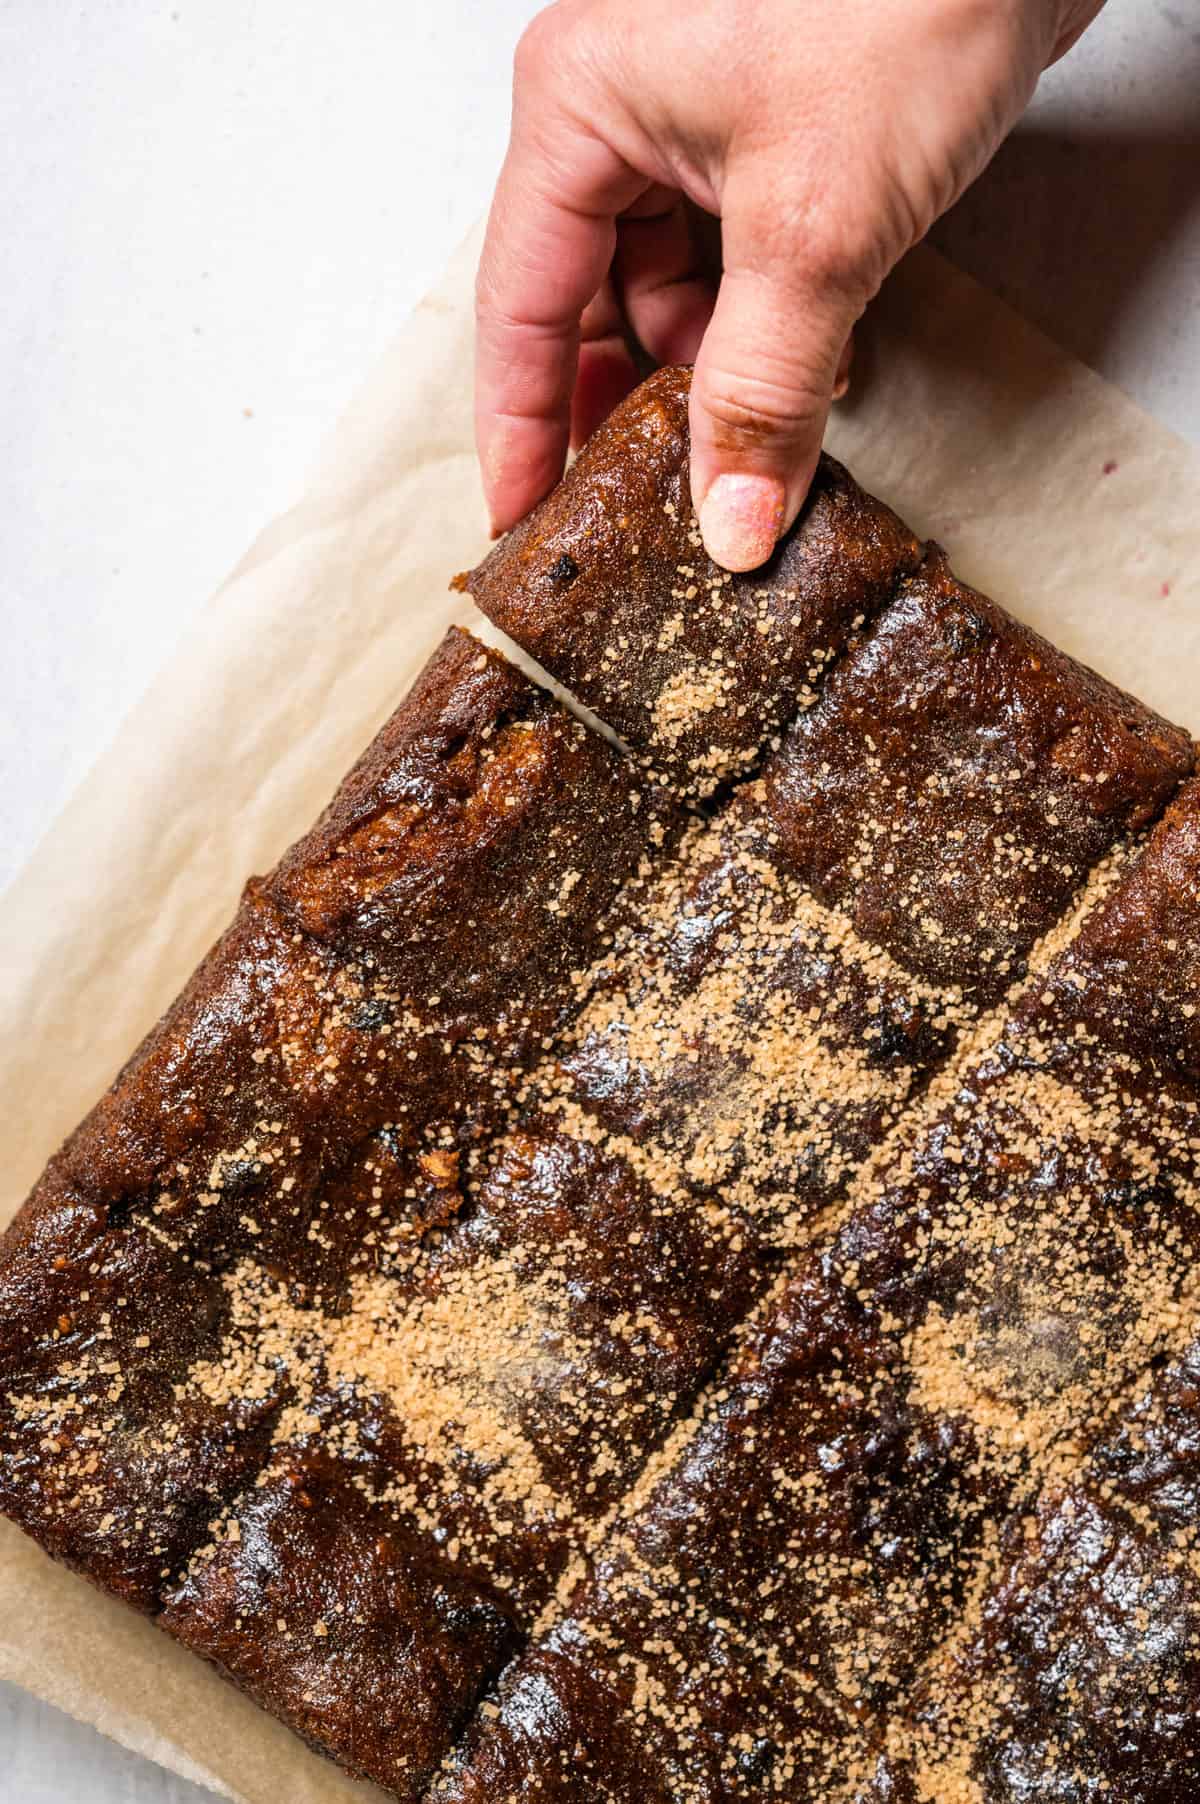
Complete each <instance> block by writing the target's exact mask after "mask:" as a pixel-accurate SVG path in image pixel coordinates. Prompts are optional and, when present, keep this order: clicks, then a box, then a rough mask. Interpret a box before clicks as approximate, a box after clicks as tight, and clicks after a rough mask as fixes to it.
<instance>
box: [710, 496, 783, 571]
mask: <svg viewBox="0 0 1200 1804" xmlns="http://www.w3.org/2000/svg"><path fill="white" fill-rule="evenodd" d="M784 499H785V498H784V490H783V484H782V483H781V482H779V481H777V480H776V479H775V477H773V476H735V475H732V474H730V475H725V476H718V477H717V478H716V479H715V481H713V482H712V483H711V484H710V485H709V489H708V493H707V494H706V495H705V497H704V500H703V501H702V502H701V503H700V515H699V518H700V536H701V538H702V539H703V540H704V548H705V550H706V551H707V552H708V555H709V557H710V558H712V560H713V562H714V563H715V564H720V565H721V567H722V569H724V570H757V568H758V566H759V565H760V564H763V563H765V562H766V560H767V559H768V558H769V557H770V555H771V553H772V551H773V550H774V549H775V541H776V540H777V539H778V537H779V533H780V529H781V528H782V526H783V509H784Z"/></svg>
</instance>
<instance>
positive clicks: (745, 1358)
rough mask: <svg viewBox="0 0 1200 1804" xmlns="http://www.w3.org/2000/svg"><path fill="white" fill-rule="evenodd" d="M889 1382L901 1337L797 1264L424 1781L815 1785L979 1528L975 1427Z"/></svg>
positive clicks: (487, 1791) (909, 1665) (696, 1797)
mask: <svg viewBox="0 0 1200 1804" xmlns="http://www.w3.org/2000/svg"><path fill="white" fill-rule="evenodd" d="M906 1390H907V1386H906V1383H905V1380H904V1376H903V1364H902V1360H901V1357H900V1350H899V1347H898V1344H897V1343H896V1342H895V1341H894V1340H889V1339H887V1338H886V1337H883V1338H881V1337H879V1336H878V1334H877V1333H876V1332H875V1331H874V1330H873V1329H872V1328H871V1327H870V1326H869V1325H867V1324H865V1323H864V1321H863V1320H862V1318H861V1316H860V1314H859V1312H858V1311H857V1310H856V1309H855V1307H854V1304H853V1302H852V1300H851V1299H849V1298H847V1297H846V1295H845V1293H840V1294H839V1293H838V1292H837V1291H835V1290H831V1289H830V1288H829V1287H828V1286H827V1284H825V1282H824V1281H823V1280H822V1278H821V1276H820V1274H819V1271H815V1270H809V1271H808V1272H807V1273H806V1275H805V1276H804V1277H802V1278H799V1279H797V1280H796V1281H795V1282H794V1283H793V1285H792V1286H791V1287H790V1289H789V1291H788V1292H787V1294H786V1295H785V1296H784V1298H783V1299H782V1301H781V1302H780V1303H779V1304H778V1305H777V1306H775V1307H774V1308H773V1309H772V1310H771V1312H770V1314H769V1317H768V1319H767V1321H766V1322H765V1324H764V1325H763V1326H762V1327H761V1328H760V1329H759V1330H758V1331H757V1332H756V1333H755V1334H754V1335H753V1337H752V1338H751V1340H750V1342H749V1344H748V1346H747V1347H746V1348H745V1349H744V1351H743V1352H742V1353H741V1355H740V1356H739V1357H738V1359H737V1361H736V1362H735V1364H734V1367H733V1369H732V1371H731V1372H730V1373H729V1375H728V1377H727V1378H726V1380H725V1381H724V1382H723V1383H722V1385H721V1386H720V1388H719V1389H718V1390H717V1392H716V1393H715V1394H714V1396H713V1397H712V1399H711V1401H710V1403H709V1404H708V1406H707V1407H706V1409H705V1410H704V1411H703V1412H702V1414H701V1416H700V1418H699V1419H698V1421H697V1423H696V1425H695V1427H694V1428H693V1430H692V1431H691V1432H690V1433H689V1434H688V1435H687V1437H686V1438H685V1440H684V1444H683V1446H682V1448H681V1451H680V1453H679V1455H678V1457H677V1459H676V1460H675V1461H674V1463H673V1464H672V1466H671V1468H670V1469H669V1470H668V1471H667V1473H666V1474H665V1475H664V1477H663V1478H662V1479H661V1480H660V1481H659V1483H658V1484H657V1485H655V1486H654V1487H653V1488H652V1489H651V1490H650V1492H649V1494H648V1495H647V1496H646V1497H645V1499H644V1500H642V1501H641V1502H640V1504H639V1506H638V1508H637V1510H636V1512H635V1513H634V1515H633V1517H632V1519H631V1520H630V1521H629V1522H628V1523H627V1524H621V1523H618V1525H617V1528H616V1531H615V1532H614V1536H613V1537H612V1539H611V1540H610V1542H609V1544H608V1546H607V1547H606V1548H605V1549H603V1550H602V1551H601V1552H600V1553H599V1554H598V1556H597V1559H596V1562H595V1569H594V1573H593V1576H592V1578H591V1580H590V1582H589V1583H588V1584H587V1586H586V1587H584V1588H583V1589H582V1590H581V1591H580V1592H579V1593H578V1594H577V1595H576V1597H575V1598H574V1599H573V1600H572V1603H571V1607H570V1609H569V1611H568V1612H567V1614H566V1616H565V1618H564V1620H563V1621H562V1622H560V1623H559V1624H558V1625H556V1627H555V1628H554V1630H553V1631H552V1632H551V1633H550V1634H549V1635H548V1636H547V1637H546V1639H545V1641H544V1642H539V1643H536V1644H535V1645H534V1647H533V1648H532V1649H531V1651H530V1652H529V1654H527V1655H526V1656H525V1657H524V1658H523V1659H522V1661H521V1662H520V1663H519V1664H518V1665H517V1666H516V1667H515V1668H513V1669H512V1671H511V1672H510V1673H509V1674H508V1675H507V1676H506V1678H505V1681H504V1683H503V1684H502V1685H501V1687H500V1690H499V1693H498V1696H497V1713H496V1715H495V1716H493V1717H492V1719H491V1720H490V1721H483V1722H481V1723H480V1724H478V1725H477V1726H476V1727H475V1728H474V1729H473V1730H472V1732H471V1734H470V1735H469V1736H468V1737H467V1738H466V1741H465V1743H464V1747H463V1749H462V1751H461V1753H460V1754H459V1756H458V1757H457V1760H456V1767H457V1769H458V1770H455V1771H451V1772H448V1773H447V1774H445V1775H444V1776H443V1779H442V1781H441V1788H440V1789H437V1790H435V1794H434V1795H435V1797H437V1798H439V1799H441V1798H452V1799H454V1800H456V1801H458V1800H461V1801H462V1804H466V1801H468V1800H469V1801H470V1804H476V1801H482V1800H483V1799H487V1800H489V1804H516V1801H517V1800H520V1801H521V1804H527V1801H528V1804H533V1801H534V1800H537V1801H538V1804H542V1801H543V1800H546V1801H549V1800H553V1801H554V1804H567V1801H568V1800H572V1801H573V1800H575V1799H576V1798H587V1799H589V1800H590V1799H591V1798H593V1797H595V1798H597V1799H601V1798H603V1799H617V1798H625V1797H634V1796H636V1797H638V1798H642V1797H645V1798H648V1799H654V1800H657V1799H663V1800H671V1804H699V1801H700V1800H703V1801H704V1804H733V1800H735V1799H742V1798H746V1797H748V1796H752V1797H755V1798H762V1799H768V1798H787V1799H794V1800H800V1799H803V1800H807V1801H811V1804H819V1801H823V1800H825V1799H826V1798H827V1797H829V1796H830V1795H832V1792H833V1790H834V1789H835V1788H837V1787H838V1786H839V1785H840V1783H841V1781H842V1779H843V1777H844V1775H845V1773H846V1772H847V1770H849V1768H850V1767H851V1765H852V1764H853V1763H854V1762H855V1761H856V1759H858V1758H859V1757H860V1754H861V1751H862V1748H863V1747H864V1746H865V1745H866V1739H867V1734H868V1733H869V1725H870V1724H871V1723H872V1722H873V1721H874V1720H876V1719H877V1717H878V1716H879V1715H880V1713H882V1712H884V1711H885V1710H886V1709H887V1707H888V1705H889V1704H890V1703H891V1701H892V1700H894V1699H895V1698H896V1697H897V1695H898V1694H899V1693H900V1691H901V1688H902V1687H903V1685H904V1683H905V1681H906V1680H908V1679H909V1678H911V1676H912V1674H913V1672H914V1671H915V1670H916V1669H917V1666H918V1663H919V1661H920V1659H921V1657H922V1655H923V1653H925V1652H927V1651H928V1650H929V1649H930V1647H931V1646H933V1645H935V1644H936V1641H937V1638H938V1634H939V1632H940V1631H941V1630H943V1629H944V1627H945V1625H946V1624H947V1622H948V1621H950V1620H952V1619H953V1615H954V1612H955V1611H956V1609H957V1608H958V1607H959V1606H960V1604H961V1600H962V1595H963V1590H964V1586H965V1584H966V1581H967V1579H968V1577H969V1575H970V1572H971V1569H972V1565H973V1555H974V1554H975V1553H976V1552H977V1545H976V1544H977V1541H978V1539H979V1535H980V1533H981V1531H982V1530H983V1529H984V1527H985V1526H986V1520H987V1516H986V1509H985V1507H984V1503H983V1499H982V1498H981V1495H980V1487H979V1485H978V1482H977V1451H978V1450H977V1446H976V1443H975V1438H974V1436H973V1434H972V1432H971V1430H970V1428H969V1427H968V1426H966V1425H951V1424H943V1423H938V1422H937V1421H935V1420H934V1419H933V1418H932V1417H930V1416H929V1415H928V1414H927V1413H926V1412H924V1411H922V1410H921V1409H920V1408H919V1407H917V1406H915V1405H914V1404H913V1403H912V1402H911V1400H909V1398H908V1397H907V1395H906ZM568 1747H569V1748H571V1750H572V1753H571V1758H570V1759H569V1760H566V1759H564V1750H565V1749H566V1748H568Z"/></svg>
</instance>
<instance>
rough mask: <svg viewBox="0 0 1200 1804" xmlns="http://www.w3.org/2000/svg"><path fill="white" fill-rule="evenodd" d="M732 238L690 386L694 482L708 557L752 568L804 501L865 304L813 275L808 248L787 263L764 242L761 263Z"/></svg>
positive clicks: (853, 289) (838, 284) (852, 291)
mask: <svg viewBox="0 0 1200 1804" xmlns="http://www.w3.org/2000/svg"><path fill="white" fill-rule="evenodd" d="M737 238H738V233H737V229H736V226H735V225H734V226H727V227H726V247H727V261H726V267H725V273H724V275H723V277H722V279H721V288H720V292H719V294H718V297H717V304H716V308H715V310H714V312H713V317H712V320H711V321H710V323H709V327H708V330H707V332H706V333H705V335H704V341H703V343H702V345H701V347H700V352H699V355H698V356H697V358H696V370H695V374H694V376H693V378H692V394H691V405H690V418H691V440H692V453H691V480H692V497H693V500H694V502H695V505H696V511H697V514H698V517H699V522H700V533H701V537H702V538H703V540H704V546H705V549H706V551H707V552H708V554H709V556H710V557H711V558H712V559H713V561H714V562H715V563H718V564H720V565H722V566H723V567H724V568H725V569H726V570H754V569H757V567H758V565H759V564H762V563H764V562H765V561H766V559H767V558H768V557H769V556H770V555H771V552H772V551H773V550H774V547H775V543H776V540H777V539H778V538H779V536H780V534H781V533H783V532H785V531H786V529H787V528H788V527H789V526H790V525H791V523H792V521H793V520H794V519H795V517H796V515H797V513H798V512H799V510H800V507H801V504H802V502H803V500H804V497H805V495H806V494H807V493H808V485H809V483H810V482H811V481H812V476H813V471H814V470H815V469H816V465H817V457H818V455H819V453H820V450H821V440H822V438H823V436H824V432H825V422H826V419H827V417H828V414H829V407H830V403H831V401H832V399H833V395H834V391H835V388H836V386H837V385H838V381H839V376H840V374H841V370H840V366H841V363H842V358H843V352H844V349H845V345H846V340H847V338H848V337H849V335H850V333H851V331H852V330H853V328H854V323H855V321H856V319H857V318H858V315H859V313H860V312H861V310H862V305H863V302H864V301H865V299H866V295H865V293H863V292H862V291H861V290H860V289H859V288H858V286H857V284H855V283H854V282H852V281H849V280H845V279H843V278H842V277H841V276H840V275H837V274H835V275H825V276H821V275H818V274H817V273H816V272H814V270H813V269H812V267H811V265H810V264H809V263H808V261H807V260H806V258H805V255H804V252H803V250H801V251H799V252H797V254H796V255H795V256H794V257H789V256H787V254H786V253H785V252H782V250H781V248H780V247H779V246H778V243H777V242H776V244H775V245H770V244H769V242H768V244H767V253H766V256H765V257H763V256H762V255H761V254H760V253H759V250H758V247H756V246H754V245H753V244H751V245H748V246H745V247H742V246H739V244H738V242H737ZM739 251H742V253H743V254H742V255H741V256H739V254H738V253H739Z"/></svg>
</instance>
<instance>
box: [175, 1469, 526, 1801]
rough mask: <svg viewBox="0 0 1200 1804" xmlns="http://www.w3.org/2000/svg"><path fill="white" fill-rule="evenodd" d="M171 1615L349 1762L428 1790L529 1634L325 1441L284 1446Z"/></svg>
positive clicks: (322, 1746) (192, 1641) (401, 1787)
mask: <svg viewBox="0 0 1200 1804" xmlns="http://www.w3.org/2000/svg"><path fill="white" fill-rule="evenodd" d="M161 1621H162V1626H163V1627H164V1628H165V1629H166V1630H167V1631H168V1633H170V1634H172V1635H174V1636H175V1637H176V1638H177V1639H178V1640H180V1641H182V1642H183V1643H184V1644H185V1645H186V1646H187V1647H190V1648H191V1649H193V1651H194V1652H196V1653H199V1654H202V1655H203V1656H204V1658H205V1659H207V1660H211V1661H212V1662H213V1663H214V1664H215V1665H216V1666H218V1667H220V1668H221V1670H222V1671H223V1672H224V1673H225V1674H226V1675H227V1676H228V1677H230V1678H232V1679H233V1680H235V1681H236V1683H237V1684H238V1685H240V1686H241V1688H242V1689H243V1690H244V1691H247V1692H249V1694H250V1696H251V1697H253V1698H255V1699H257V1701H258V1702H259V1703H261V1704H263V1705H265V1707H266V1708H267V1709H268V1710H271V1711H273V1712H274V1713H275V1714H276V1715H280V1716H282V1717H283V1718H284V1720H285V1721H286V1722H287V1723H288V1724H289V1725H290V1726H291V1727H292V1728H293V1729H295V1731H296V1732H297V1734H299V1735H301V1736H303V1738H304V1739H305V1740H306V1741H308V1742H310V1743H311V1744H312V1745H313V1746H314V1747H315V1748H317V1749H318V1750H320V1751H323V1752H327V1751H329V1750H330V1749H335V1750H336V1751H337V1755H338V1759H339V1762H340V1763H341V1765H342V1766H344V1767H345V1768H346V1770H347V1771H348V1772H351V1773H354V1774H356V1775H359V1776H362V1777H364V1778H369V1779H374V1780H376V1781H377V1782H378V1783H379V1784H380V1785H384V1786H386V1787H387V1788H388V1790H389V1791H391V1792H393V1793H394V1794H395V1795H396V1796H397V1797H398V1798H402V1799H417V1798H419V1797H420V1796H421V1795H422V1792H423V1790H424V1788H425V1784H426V1782H427V1780H428V1779H429V1777H430V1774H431V1772H432V1771H433V1769H434V1767H435V1766H436V1765H437V1762H438V1760H439V1759H440V1757H441V1755H442V1752H443V1750H444V1748H445V1745H446V1740H447V1737H448V1735H450V1734H452V1733H453V1731H454V1729H455V1727H456V1726H457V1724H458V1723H459V1722H461V1721H462V1719H463V1718H464V1717H465V1716H466V1714H467V1712H468V1711H469V1709H470V1707H471V1705H472V1704H473V1702H474V1700H475V1697H476V1695H477V1693H478V1689H479V1682H480V1675H481V1674H487V1673H489V1672H492V1671H495V1670H497V1669H498V1668H499V1666H500V1665H501V1664H502V1662H503V1659H504V1656H505V1655H506V1653H509V1652H510V1651H511V1650H512V1648H513V1646H514V1645H515V1641H516V1634H515V1629H514V1625H513V1623H512V1619H511V1616H510V1614H509V1612H508V1611H507V1609H506V1607H505V1605H504V1603H503V1601H502V1600H501V1599H500V1598H499V1597H498V1596H497V1595H495V1594H494V1593H489V1592H488V1591H487V1590H486V1589H484V1588H482V1587H480V1586H478V1585H475V1584H472V1583H471V1582H470V1581H469V1580H466V1579H464V1578H463V1577H462V1575H461V1574H459V1573H457V1572H456V1571H455V1570H454V1569H453V1567H452V1565H451V1564H450V1563H449V1562H448V1561H445V1560H439V1559H438V1557H437V1554H436V1552H435V1550H433V1549H431V1548H430V1547H429V1546H428V1544H427V1543H426V1544H420V1545H418V1544H415V1543H413V1542H411V1541H406V1540H405V1539H404V1538H403V1537H402V1536H400V1535H398V1534H397V1532H396V1531H395V1529H394V1527H393V1526H392V1524H391V1523H389V1522H388V1521H387V1520H386V1519H385V1518H384V1517H383V1516H381V1515H379V1514H378V1513H377V1512H373V1511H372V1510H371V1508H370V1506H369V1505H368V1504H367V1503H366V1502H365V1501H364V1499H363V1497H362V1496H361V1495H360V1494H359V1492H358V1491H357V1490H355V1489H354V1487H353V1486H352V1485H350V1484H348V1483H347V1482H346V1479H345V1476H344V1474H342V1473H341V1472H339V1471H338V1470H337V1468H336V1466H335V1465H334V1463H333V1462H332V1461H331V1460H329V1459H328V1458H325V1457H323V1456H322V1455H321V1454H320V1453H313V1454H311V1455H309V1456H307V1457H303V1456H301V1457H294V1456H288V1455H287V1454H283V1455H280V1456H279V1457H277V1458H276V1460H275V1461H274V1462H273V1463H272V1464H271V1465H270V1466H268V1467H267V1468H266V1469H265V1470H264V1472H263V1473H262V1475H261V1476H260V1478H259V1480H258V1482H257V1483H256V1485H255V1486H254V1487H253V1488H252V1489H251V1490H250V1491H248V1492H247V1493H246V1494H245V1496H244V1497H243V1498H242V1499H241V1500H239V1502H238V1504H237V1506H236V1508H235V1509H234V1511H233V1512H231V1514H230V1516H229V1518H228V1519H227V1521H226V1522H225V1524H224V1525H223V1528H222V1537H221V1540H220V1543H219V1545H218V1546H217V1548H216V1550H215V1552H213V1553H212V1554H211V1556H210V1557H208V1558H206V1559H204V1560H202V1561H200V1562H198V1564H197V1567H196V1570H195V1572H194V1573H193V1574H192V1575H190V1576H189V1577H188V1578H187V1579H186V1580H185V1581H184V1583H183V1584H182V1585H181V1586H180V1587H179V1589H178V1590H177V1591H176V1592H175V1594H174V1595H173V1597H172V1598H171V1600H170V1602H169V1603H168V1606H167V1608H166V1611H165V1612H164V1614H163V1617H162V1619H161Z"/></svg>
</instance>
